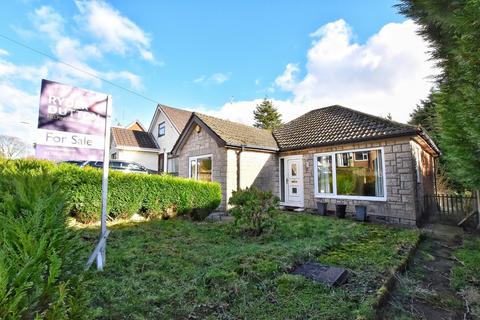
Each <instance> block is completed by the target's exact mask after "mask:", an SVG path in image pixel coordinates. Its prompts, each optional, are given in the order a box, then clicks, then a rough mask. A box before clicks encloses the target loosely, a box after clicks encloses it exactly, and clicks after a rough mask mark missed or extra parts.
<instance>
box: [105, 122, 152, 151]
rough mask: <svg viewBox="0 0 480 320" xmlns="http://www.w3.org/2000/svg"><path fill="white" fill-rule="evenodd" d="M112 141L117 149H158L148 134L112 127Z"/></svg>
mask: <svg viewBox="0 0 480 320" xmlns="http://www.w3.org/2000/svg"><path fill="white" fill-rule="evenodd" d="M112 139H113V141H114V142H115V145H116V146H117V147H134V148H150V149H158V147H157V144H156V143H155V140H154V139H153V136H152V135H151V134H150V133H149V132H145V131H136V130H130V129H125V128H120V127H112Z"/></svg>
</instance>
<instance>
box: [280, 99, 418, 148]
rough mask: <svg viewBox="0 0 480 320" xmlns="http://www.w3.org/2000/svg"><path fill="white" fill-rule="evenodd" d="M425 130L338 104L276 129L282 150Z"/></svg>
mask: <svg viewBox="0 0 480 320" xmlns="http://www.w3.org/2000/svg"><path fill="white" fill-rule="evenodd" d="M420 131H421V130H420V129H418V128H416V127H414V126H411V125H406V124H403V123H398V122H394V121H390V120H387V119H383V118H380V117H376V116H372V115H369V114H366V113H363V112H359V111H356V110H352V109H349V108H345V107H342V106H338V105H334V106H330V107H325V108H321V109H316V110H313V111H310V112H308V113H306V114H304V115H302V116H300V117H298V118H296V119H294V120H292V121H290V122H288V123H287V124H285V125H284V126H282V127H281V128H279V129H277V130H275V131H274V132H273V135H274V136H275V139H276V140H277V142H278V146H279V148H280V149H281V150H293V149H301V148H307V147H315V146H322V145H333V144H342V143H349V142H356V141H364V140H375V139H382V138H390V137H398V136H407V135H414V134H418V133H419V132H420Z"/></svg>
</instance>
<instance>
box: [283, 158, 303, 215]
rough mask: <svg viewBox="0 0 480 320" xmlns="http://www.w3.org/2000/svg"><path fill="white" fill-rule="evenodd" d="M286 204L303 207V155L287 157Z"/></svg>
mask: <svg viewBox="0 0 480 320" xmlns="http://www.w3.org/2000/svg"><path fill="white" fill-rule="evenodd" d="M285 205H289V206H296V207H303V165H302V157H288V158H285Z"/></svg>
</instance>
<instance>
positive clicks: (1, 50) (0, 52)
mask: <svg viewBox="0 0 480 320" xmlns="http://www.w3.org/2000/svg"><path fill="white" fill-rule="evenodd" d="M8 55H10V53H9V52H8V51H7V50H5V49H0V56H8Z"/></svg>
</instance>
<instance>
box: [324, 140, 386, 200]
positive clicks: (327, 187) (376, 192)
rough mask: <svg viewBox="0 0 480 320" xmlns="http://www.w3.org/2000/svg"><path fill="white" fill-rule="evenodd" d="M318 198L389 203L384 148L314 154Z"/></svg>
mask: <svg viewBox="0 0 480 320" xmlns="http://www.w3.org/2000/svg"><path fill="white" fill-rule="evenodd" d="M314 185H315V196H316V197H325V198H339V199H360V200H385V199H386V195H385V175H384V161H383V149H367V150H354V151H341V152H332V153H323V154H316V155H314Z"/></svg>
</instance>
